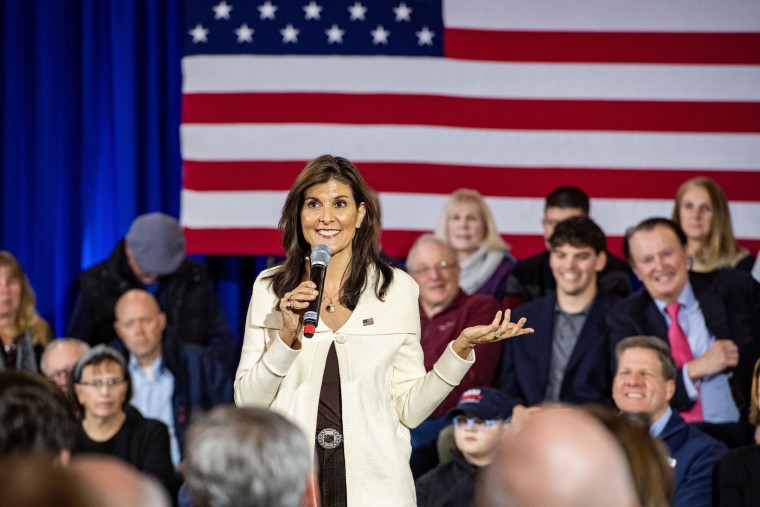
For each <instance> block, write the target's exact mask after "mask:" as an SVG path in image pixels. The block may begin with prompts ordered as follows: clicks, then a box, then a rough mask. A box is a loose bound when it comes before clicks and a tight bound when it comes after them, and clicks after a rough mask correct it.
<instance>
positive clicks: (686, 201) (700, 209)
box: [673, 176, 753, 273]
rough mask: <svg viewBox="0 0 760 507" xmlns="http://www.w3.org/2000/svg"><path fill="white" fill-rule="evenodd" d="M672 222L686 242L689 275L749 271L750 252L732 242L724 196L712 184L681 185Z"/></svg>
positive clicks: (691, 182)
mask: <svg viewBox="0 0 760 507" xmlns="http://www.w3.org/2000/svg"><path fill="white" fill-rule="evenodd" d="M673 220H674V221H675V222H676V223H677V224H678V225H680V226H681V229H683V231H684V232H685V233H686V237H687V238H688V243H687V245H686V250H687V252H688V254H689V258H690V259H691V270H692V271H697V272H700V273H706V272H710V271H714V270H716V269H720V268H739V269H743V270H746V271H749V270H750V269H752V262H753V259H752V258H751V257H750V256H749V251H747V249H746V248H742V247H741V246H739V244H738V243H737V242H736V239H735V238H734V230H733V227H732V225H731V212H730V211H729V209H728V199H727V198H726V194H725V192H723V189H722V188H720V185H718V184H717V183H715V181H713V180H711V179H710V178H707V177H705V176H698V177H696V178H692V179H690V180H687V181H686V182H684V183H683V184H682V185H681V186H680V187H679V188H678V192H677V193H676V201H675V204H674V205H673Z"/></svg>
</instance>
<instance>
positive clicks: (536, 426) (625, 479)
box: [478, 407, 639, 507]
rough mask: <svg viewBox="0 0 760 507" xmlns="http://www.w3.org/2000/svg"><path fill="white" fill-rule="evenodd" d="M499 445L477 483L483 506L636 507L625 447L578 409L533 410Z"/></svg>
mask: <svg viewBox="0 0 760 507" xmlns="http://www.w3.org/2000/svg"><path fill="white" fill-rule="evenodd" d="M529 417H530V421H528V423H527V424H524V425H522V427H521V428H519V429H518V430H517V431H516V432H515V433H513V434H512V435H511V436H510V437H509V438H507V439H506V440H505V441H504V442H503V443H502V444H501V446H500V447H499V449H498V451H497V455H496V458H495V459H494V462H493V464H492V465H491V467H489V468H488V469H487V470H486V472H485V474H484V476H483V480H482V481H481V483H480V485H479V491H478V499H479V502H478V505H479V506H480V507H497V506H498V507H528V506H530V507H636V506H638V505H639V504H638V501H637V499H636V492H635V490H634V487H633V481H632V479H631V474H630V471H629V468H628V463H627V461H626V458H625V455H624V454H623V450H622V449H621V448H620V446H619V444H618V443H617V442H616V441H615V439H614V438H613V436H612V435H611V434H610V433H609V432H608V431H607V430H606V429H605V428H604V427H603V426H602V424H601V423H600V422H598V421H597V420H595V419H594V418H593V417H592V416H591V415H589V414H587V413H585V412H583V411H581V410H579V409H575V408H567V407H558V408H547V409H545V410H541V411H540V412H537V413H535V414H531V415H530V416H529Z"/></svg>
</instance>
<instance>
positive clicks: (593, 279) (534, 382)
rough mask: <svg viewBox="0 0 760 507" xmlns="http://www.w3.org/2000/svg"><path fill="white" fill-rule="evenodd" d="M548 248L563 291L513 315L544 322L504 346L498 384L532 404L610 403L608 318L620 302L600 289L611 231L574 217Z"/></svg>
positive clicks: (558, 288) (558, 289) (560, 228)
mask: <svg viewBox="0 0 760 507" xmlns="http://www.w3.org/2000/svg"><path fill="white" fill-rule="evenodd" d="M549 251H550V255H549V265H550V267H551V271H552V275H553V277H554V279H555V281H556V293H554V294H548V295H546V296H543V297H541V298H539V299H536V300H534V301H531V302H530V303H527V304H525V305H522V306H520V307H519V308H517V309H516V310H515V311H514V315H515V316H520V317H526V318H527V319H528V321H529V322H541V323H542V324H543V325H540V326H537V327H536V332H535V333H534V334H532V335H531V336H530V337H519V336H518V337H516V338H514V339H512V340H508V341H507V342H506V343H505V344H504V358H503V360H502V364H501V373H500V375H499V380H498V383H497V385H498V386H499V387H500V388H501V389H502V390H504V391H505V392H506V393H507V394H509V395H510V396H512V397H514V398H516V399H517V400H519V402H520V403H523V404H526V405H535V404H537V403H541V402H542V401H563V402H566V403H572V404H580V403H605V404H608V405H609V404H611V403H612V396H611V394H610V384H611V380H612V371H611V370H612V362H613V361H612V357H611V354H610V347H609V341H608V340H609V338H608V334H609V333H608V330H607V327H606V324H605V321H604V318H605V315H606V313H607V311H608V309H609V308H610V307H611V306H612V304H613V302H614V301H615V299H616V297H615V296H612V295H610V294H609V293H606V292H604V291H600V290H599V289H598V288H597V276H598V274H599V273H600V272H601V271H602V270H603V269H604V266H605V264H606V262H607V241H606V239H605V237H604V233H603V232H602V230H601V229H600V228H599V226H598V225H596V223H594V221H593V220H591V219H590V218H588V217H586V216H577V217H571V218H568V219H567V220H563V221H561V222H559V224H557V226H556V228H555V229H554V232H553V233H552V235H551V237H550V238H549ZM526 338H527V339H526Z"/></svg>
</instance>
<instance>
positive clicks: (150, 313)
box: [114, 289, 166, 366]
mask: <svg viewBox="0 0 760 507" xmlns="http://www.w3.org/2000/svg"><path fill="white" fill-rule="evenodd" d="M115 314H116V322H114V329H115V330H116V334H117V335H118V336H119V338H121V341H122V342H123V343H124V346H125V347H126V348H127V350H128V351H129V353H130V355H133V356H135V358H136V359H137V362H138V363H139V364H140V365H141V366H150V365H152V364H153V362H154V361H155V360H156V359H158V357H159V356H160V355H161V346H162V343H163V335H164V329H166V315H165V314H164V313H163V312H162V311H161V308H159V306H158V301H156V298H155V297H153V295H152V294H151V293H150V292H147V291H144V290H142V289H132V290H129V291H127V292H125V293H124V294H122V296H121V297H120V298H119V299H118V300H117V301H116V307H115Z"/></svg>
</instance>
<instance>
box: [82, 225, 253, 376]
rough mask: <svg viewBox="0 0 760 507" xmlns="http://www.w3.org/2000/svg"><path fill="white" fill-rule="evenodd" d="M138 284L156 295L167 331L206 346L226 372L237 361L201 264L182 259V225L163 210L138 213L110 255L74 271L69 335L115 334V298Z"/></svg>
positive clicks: (100, 339) (105, 337) (102, 337)
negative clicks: (76, 277)
mask: <svg viewBox="0 0 760 507" xmlns="http://www.w3.org/2000/svg"><path fill="white" fill-rule="evenodd" d="M138 288H139V289H146V290H148V291H149V292H151V293H153V294H155V296H156V299H157V300H158V302H159V305H160V306H161V310H162V311H163V312H164V313H165V314H166V316H167V332H168V333H169V334H171V335H173V336H174V337H175V338H177V339H179V340H181V341H182V342H183V343H194V344H196V345H201V346H204V347H210V348H211V349H212V350H213V351H214V353H215V354H217V355H218V356H219V357H220V358H221V359H222V360H223V361H225V362H227V363H229V366H230V370H231V371H232V370H233V369H234V367H236V366H237V360H238V357H237V354H236V350H237V349H236V346H235V344H234V338H233V335H232V332H231V331H230V328H229V326H228V325H227V319H226V318H225V316H224V313H223V312H222V308H221V306H220V305H219V302H218V300H217V298H216V295H215V293H214V289H213V287H212V286H211V282H210V281H209V278H208V275H207V274H206V268H205V267H204V266H203V265H202V264H200V263H198V262H195V261H191V260H189V259H186V258H185V236H184V233H183V232H182V228H181V227H180V225H179V222H177V221H176V220H175V219H174V218H172V217H170V216H168V215H165V214H163V213H148V214H146V215H141V216H139V217H137V218H136V219H135V220H134V221H133V222H132V226H131V227H130V228H129V232H128V233H127V236H126V237H125V238H124V239H123V240H121V241H119V243H118V244H117V245H116V247H115V248H114V250H113V252H112V253H111V256H110V257H109V258H108V259H106V260H105V261H103V262H101V263H99V264H96V265H95V266H93V267H91V268H89V269H88V270H86V271H84V272H83V273H82V274H81V275H80V276H79V281H78V292H79V295H78V298H77V301H76V304H75V306H74V311H73V314H72V316H71V320H70V321H69V328H68V335H69V336H75V337H77V338H79V339H81V340H84V341H86V342H87V343H89V344H90V345H96V344H98V343H109V342H110V341H111V340H113V339H114V338H115V337H116V336H115V335H114V330H113V321H114V305H115V304H116V300H117V299H119V296H121V295H122V294H124V293H125V292H127V291H128V290H130V289H138Z"/></svg>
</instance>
